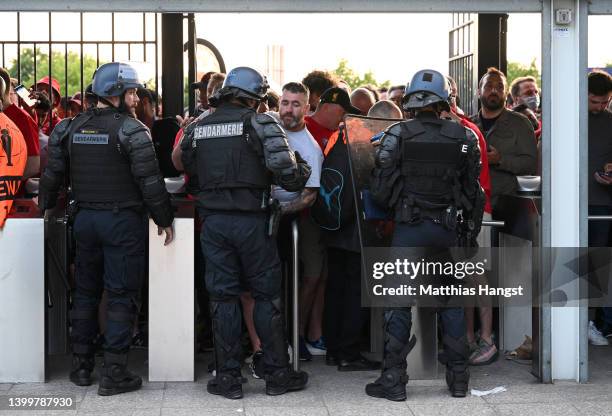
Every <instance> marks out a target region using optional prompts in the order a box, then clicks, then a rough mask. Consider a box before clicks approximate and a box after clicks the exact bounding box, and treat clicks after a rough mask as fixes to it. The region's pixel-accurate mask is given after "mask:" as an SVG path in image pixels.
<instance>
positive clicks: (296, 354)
mask: <svg viewBox="0 0 612 416" xmlns="http://www.w3.org/2000/svg"><path fill="white" fill-rule="evenodd" d="M291 237H292V239H291V243H292V244H291V245H292V248H293V258H292V268H291V271H292V272H293V303H292V307H293V334H292V339H293V370H295V371H299V370H300V331H299V325H300V319H299V311H300V309H299V307H298V306H299V305H298V300H299V291H298V284H299V281H298V270H299V268H298V266H299V265H298V226H297V220H293V221H292V222H291Z"/></svg>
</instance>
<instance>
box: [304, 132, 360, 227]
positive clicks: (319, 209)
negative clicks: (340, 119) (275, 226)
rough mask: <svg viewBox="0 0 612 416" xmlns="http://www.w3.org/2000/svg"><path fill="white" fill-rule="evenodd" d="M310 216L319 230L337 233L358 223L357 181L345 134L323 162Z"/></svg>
mask: <svg viewBox="0 0 612 416" xmlns="http://www.w3.org/2000/svg"><path fill="white" fill-rule="evenodd" d="M310 215H311V216H312V219H313V220H314V222H315V223H316V224H318V225H319V227H321V228H323V229H325V230H330V231H335V230H339V229H340V228H342V227H344V226H346V225H349V224H351V223H353V222H354V221H355V200H354V198H353V181H352V180H351V169H350V166H349V156H348V147H347V146H346V143H345V142H344V131H343V130H340V132H339V134H338V139H337V140H336V143H334V145H333V147H332V148H331V149H330V151H329V153H328V154H327V156H326V157H325V160H323V165H322V166H321V185H320V187H319V194H318V195H317V199H316V201H315V203H314V204H313V205H312V207H311V208H310Z"/></svg>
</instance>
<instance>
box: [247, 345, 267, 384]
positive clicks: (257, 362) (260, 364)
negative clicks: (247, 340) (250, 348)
mask: <svg viewBox="0 0 612 416" xmlns="http://www.w3.org/2000/svg"><path fill="white" fill-rule="evenodd" d="M263 358H264V354H263V351H261V350H259V351H255V352H254V353H253V355H252V356H251V360H250V361H251V362H250V363H249V370H251V375H252V376H253V378H256V379H260V378H262V377H263V374H264V360H263Z"/></svg>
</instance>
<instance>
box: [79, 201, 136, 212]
mask: <svg viewBox="0 0 612 416" xmlns="http://www.w3.org/2000/svg"><path fill="white" fill-rule="evenodd" d="M79 209H93V210H98V211H113V212H114V213H118V212H119V211H120V210H122V209H131V210H134V211H136V212H139V213H143V212H144V205H143V203H142V201H122V202H82V201H77V202H76V203H75V206H74V208H73V211H75V214H74V215H76V211H78V210H79Z"/></svg>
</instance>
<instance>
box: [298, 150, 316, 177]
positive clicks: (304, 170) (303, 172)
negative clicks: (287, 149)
mask: <svg viewBox="0 0 612 416" xmlns="http://www.w3.org/2000/svg"><path fill="white" fill-rule="evenodd" d="M294 153H295V161H296V163H297V168H298V176H299V177H303V178H304V183H305V182H306V181H307V180H308V178H310V174H311V173H312V168H311V167H310V165H309V164H308V162H306V160H304V159H303V158H302V155H300V152H298V151H297V150H296V151H295V152H294Z"/></svg>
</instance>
